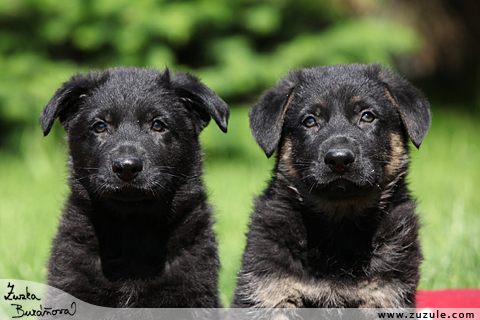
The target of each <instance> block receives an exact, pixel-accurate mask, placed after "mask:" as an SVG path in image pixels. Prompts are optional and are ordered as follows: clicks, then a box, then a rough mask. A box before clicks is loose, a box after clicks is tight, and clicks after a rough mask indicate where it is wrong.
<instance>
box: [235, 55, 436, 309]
mask: <svg viewBox="0 0 480 320" xmlns="http://www.w3.org/2000/svg"><path fill="white" fill-rule="evenodd" d="M430 118H431V117H430V110H429V105H428V103H427V102H426V101H425V100H424V99H423V97H422V96H421V95H420V94H419V92H417V91H416V90H415V89H414V88H413V87H412V86H411V85H409V84H408V83H407V82H405V81H404V80H402V79H401V78H400V77H399V76H397V75H395V74H393V73H392V72H391V71H389V70H388V69H382V68H381V67H380V66H379V65H368V66H365V65H356V64H354V65H343V66H342V65H339V66H330V67H319V68H314V69H302V70H298V71H293V72H291V73H290V74H289V75H288V76H286V77H285V78H283V79H282V80H280V81H279V83H278V84H277V85H276V86H275V88H274V89H273V90H271V91H268V92H266V93H265V94H264V96H263V97H262V99H261V101H260V103H259V104H257V105H255V106H254V107H253V108H252V110H251V111H250V127H251V130H252V133H253V136H254V137H255V139H256V141H257V142H258V144H259V145H260V146H261V147H262V149H263V150H264V151H265V153H266V154H267V156H271V155H272V154H273V153H274V151H275V150H276V149H278V153H277V162H276V166H275V169H274V172H273V178H272V180H271V181H270V184H269V186H268V188H267V189H266V191H265V192H264V194H263V195H262V196H261V197H260V198H258V199H257V201H256V206H255V211H254V213H253V215H252V217H251V224H250V231H249V233H248V238H247V247H246V250H245V253H244V256H243V265H242V267H241V270H240V274H239V279H238V284H237V288H236V292H235V297H234V302H233V306H235V307H334V308H335V307H346V308H352V307H413V306H414V305H415V293H416V286H417V283H418V280H419V271H418V268H419V265H420V261H421V259H422V255H421V252H420V246H419V242H418V239H417V233H418V222H417V217H416V215H415V213H414V211H415V203H414V201H413V200H412V199H411V197H410V194H409V191H408V189H407V185H406V182H405V176H406V173H407V167H408V143H409V139H410V140H411V141H412V142H413V144H414V145H415V146H416V147H419V146H420V144H421V142H422V140H423V138H424V137H425V135H426V133H427V130H428V128H429V126H430Z"/></svg>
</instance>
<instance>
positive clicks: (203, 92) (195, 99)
mask: <svg viewBox="0 0 480 320" xmlns="http://www.w3.org/2000/svg"><path fill="white" fill-rule="evenodd" d="M162 80H163V81H164V82H167V81H170V88H171V89H173V90H174V91H175V92H176V93H177V94H178V95H179V97H180V98H181V99H182V100H184V101H186V102H189V103H190V104H191V105H192V106H193V108H194V110H195V111H196V112H197V113H198V121H199V122H200V123H199V125H200V130H202V129H203V128H205V127H206V126H207V125H208V123H209V121H210V116H211V117H212V118H213V120H215V122H216V123H217V125H218V126H219V127H220V129H221V130H222V131H223V132H227V126H228V117H229V116H230V109H229V108H228V105H227V104H226V103H225V101H223V100H222V99H221V98H220V97H219V96H218V95H217V94H216V93H215V92H213V90H212V89H210V88H209V87H207V86H206V85H204V84H203V83H201V82H200V80H199V79H198V78H197V77H195V76H194V75H192V74H189V73H185V72H175V74H174V76H173V79H171V75H170V70H169V69H168V68H167V69H165V71H164V74H163V76H162Z"/></svg>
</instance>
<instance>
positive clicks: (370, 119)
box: [362, 112, 375, 122]
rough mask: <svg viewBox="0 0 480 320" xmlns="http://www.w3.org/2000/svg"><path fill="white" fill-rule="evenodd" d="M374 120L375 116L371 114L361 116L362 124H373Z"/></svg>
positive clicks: (366, 113)
mask: <svg viewBox="0 0 480 320" xmlns="http://www.w3.org/2000/svg"><path fill="white" fill-rule="evenodd" d="M373 120H375V116H374V115H373V113H371V112H365V113H364V114H362V121H363V122H373Z"/></svg>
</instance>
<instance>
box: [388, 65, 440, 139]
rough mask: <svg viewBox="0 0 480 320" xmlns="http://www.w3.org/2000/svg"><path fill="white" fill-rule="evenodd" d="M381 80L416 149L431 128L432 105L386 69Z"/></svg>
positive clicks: (409, 85)
mask: <svg viewBox="0 0 480 320" xmlns="http://www.w3.org/2000/svg"><path fill="white" fill-rule="evenodd" d="M380 80H381V81H382V82H383V84H384V85H385V94H386V95H387V97H388V99H389V100H390V101H391V102H392V103H393V105H394V106H395V107H396V108H397V109H398V112H399V113H400V116H401V118H402V122H403V125H404V126H405V129H406V130H407V133H408V135H409V137H410V139H411V140H412V142H413V144H414V145H415V147H417V148H420V144H421V143H422V141H423V139H424V138H425V136H426V135H427V131H428V129H429V128H430V123H431V119H432V116H431V112H430V105H429V103H428V101H427V100H425V98H424V97H423V96H422V94H421V93H420V92H419V91H418V90H417V89H415V88H414V87H413V86H412V85H411V84H409V83H408V82H407V81H405V80H404V79H402V78H401V77H400V76H398V75H396V74H394V73H393V72H392V71H391V70H390V69H388V68H386V69H383V70H381V71H380Z"/></svg>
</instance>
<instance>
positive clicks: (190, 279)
mask: <svg viewBox="0 0 480 320" xmlns="http://www.w3.org/2000/svg"><path fill="white" fill-rule="evenodd" d="M210 116H212V117H213V119H214V120H215V121H216V122H217V124H218V125H219V126H220V128H221V129H222V130H223V131H225V132H226V130H227V120H228V116H229V109H228V106H227V105H226V104H225V102H224V101H223V100H221V99H220V98H219V97H218V96H217V95H216V94H215V93H214V92H213V91H212V90H210V89H209V88H207V87H206V86H205V85H203V84H202V83H200V81H199V80H198V79H197V78H196V77H194V76H192V75H190V74H188V73H182V72H177V73H175V74H174V75H172V74H171V73H170V71H169V70H168V69H166V70H165V71H163V72H160V71H157V70H154V69H139V68H117V69H112V70H107V71H105V72H103V73H95V72H93V73H89V74H87V75H78V76H75V77H72V78H71V79H70V80H69V81H68V82H66V83H65V84H64V85H63V86H62V87H61V88H60V89H59V90H58V91H57V93H56V94H55V96H54V97H53V98H52V99H51V100H50V102H49V103H48V104H47V105H46V107H45V108H44V110H43V112H42V114H41V117H40V120H41V124H42V128H43V132H44V134H45V135H47V134H48V132H49V131H50V129H51V127H52V125H53V123H54V121H55V119H56V118H57V117H58V118H59V119H60V123H61V124H62V125H63V127H64V128H65V130H66V132H67V139H68V144H69V149H70V160H69V165H70V188H71V194H70V195H69V197H68V200H67V203H66V205H65V210H64V212H63V216H62V218H61V221H60V226H59V229H58V232H57V235H56V237H55V239H54V241H53V248H52V252H51V256H50V260H49V263H48V271H49V274H48V284H49V285H51V286H53V287H56V288H59V289H61V290H63V291H65V292H67V293H69V294H71V295H73V296H75V297H77V298H79V299H81V300H83V301H86V302H88V303H92V304H95V305H99V306H105V307H135V308H137V307H144V308H147V307H148V308H156V307H170V308H172V307H218V306H219V300H218V292H217V273H218V268H219V260H218V256H217V249H216V242H215V238H214V234H213V231H212V228H211V224H212V221H211V217H210V215H211V209H210V207H209V205H208V204H207V203H206V194H205V188H204V185H203V183H202V182H201V180H200V176H201V174H202V159H201V156H202V154H201V147H200V143H199V139H198V135H199V134H200V131H201V130H202V129H203V128H204V127H205V126H206V125H207V124H208V122H209V120H210Z"/></svg>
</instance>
